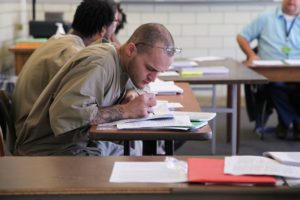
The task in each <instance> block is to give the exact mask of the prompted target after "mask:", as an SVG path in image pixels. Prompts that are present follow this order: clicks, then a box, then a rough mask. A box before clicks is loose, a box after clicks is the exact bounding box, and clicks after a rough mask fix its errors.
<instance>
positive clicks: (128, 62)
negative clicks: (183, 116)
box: [15, 23, 176, 155]
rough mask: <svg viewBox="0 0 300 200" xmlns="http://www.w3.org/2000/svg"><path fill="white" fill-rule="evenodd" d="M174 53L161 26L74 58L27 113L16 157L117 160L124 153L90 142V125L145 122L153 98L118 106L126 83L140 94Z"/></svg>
mask: <svg viewBox="0 0 300 200" xmlns="http://www.w3.org/2000/svg"><path fill="white" fill-rule="evenodd" d="M175 52H176V48H175V45H174V41H173V37H172V35H171V34H170V32H169V31H168V30H167V29H166V28H165V27H164V26H163V25H161V24H157V23H149V24H144V25H141V26H140V27H139V28H137V29H136V31H135V32H134V33H133V35H132V36H131V37H130V38H129V40H128V41H127V42H126V43H125V44H124V45H122V46H121V47H119V48H117V49H116V48H115V47H114V46H113V45H111V44H109V43H103V44H95V45H90V46H89V47H87V48H85V49H84V50H82V51H80V52H79V53H77V54H76V55H75V56H74V57H73V58H72V59H71V60H70V61H69V62H68V63H67V64H66V65H65V66H64V67H63V68H62V69H61V70H60V71H59V73H58V74H57V75H56V76H55V77H54V78H53V80H52V81H51V82H50V83H49V85H48V86H47V87H46V89H45V90H44V91H43V93H42V94H41V95H40V97H39V99H38V100H37V102H36V103H35V105H34V107H33V109H32V111H31V112H30V114H29V116H28V118H27V120H26V121H25V124H24V127H23V129H22V131H21V134H20V136H19V137H18V138H17V144H16V151H15V153H16V154H17V155H121V154H122V153H123V149H122V148H121V147H120V146H118V145H116V144H113V143H110V142H97V141H93V140H92V139H91V138H90V137H89V133H88V130H89V127H90V125H91V124H99V123H107V122H111V121H115V120H120V119H128V118H138V117H144V116H147V115H148V113H150V112H152V106H154V105H155V104H156V100H155V98H154V95H153V94H143V95H139V96H137V97H136V98H134V99H133V100H131V101H127V100H126V97H125V101H124V102H127V103H124V104H118V102H120V100H121V98H122V94H123V93H124V90H125V86H126V83H127V81H128V80H129V79H130V80H131V81H132V83H133V84H134V85H135V87H137V88H138V89H142V88H144V87H145V86H146V85H147V84H148V83H150V82H151V81H154V80H155V79H156V77H157V75H158V73H159V72H162V71H165V70H167V69H168V67H169V66H170V65H171V63H172V60H173V56H174V53H175Z"/></svg>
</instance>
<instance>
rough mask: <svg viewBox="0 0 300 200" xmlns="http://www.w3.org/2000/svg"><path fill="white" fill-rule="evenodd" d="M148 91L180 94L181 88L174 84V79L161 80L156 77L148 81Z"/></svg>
mask: <svg viewBox="0 0 300 200" xmlns="http://www.w3.org/2000/svg"><path fill="white" fill-rule="evenodd" d="M148 86H149V89H150V92H153V93H156V94H181V93H183V89H182V88H180V87H178V86H177V85H175V83H174V81H162V80H160V79H156V80H155V81H154V82H151V83H149V85H148Z"/></svg>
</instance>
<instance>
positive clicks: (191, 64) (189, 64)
mask: <svg viewBox="0 0 300 200" xmlns="http://www.w3.org/2000/svg"><path fill="white" fill-rule="evenodd" d="M195 66H198V64H197V63H196V62H194V61H188V60H187V61H186V60H177V61H174V62H173V63H172V64H171V68H186V67H195Z"/></svg>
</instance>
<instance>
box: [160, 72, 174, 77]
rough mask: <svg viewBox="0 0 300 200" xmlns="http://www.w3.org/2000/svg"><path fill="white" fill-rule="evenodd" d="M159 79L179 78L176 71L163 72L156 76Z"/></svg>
mask: <svg viewBox="0 0 300 200" xmlns="http://www.w3.org/2000/svg"><path fill="white" fill-rule="evenodd" d="M158 76H159V77H163V76H179V73H178V72H176V71H165V72H161V73H159V74H158Z"/></svg>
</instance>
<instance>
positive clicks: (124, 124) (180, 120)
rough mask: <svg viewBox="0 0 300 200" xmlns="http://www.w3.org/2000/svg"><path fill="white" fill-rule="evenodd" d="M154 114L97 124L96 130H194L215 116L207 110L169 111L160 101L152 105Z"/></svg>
mask: <svg viewBox="0 0 300 200" xmlns="http://www.w3.org/2000/svg"><path fill="white" fill-rule="evenodd" d="M153 111H154V114H150V115H149V116H147V117H144V118H137V119H125V120H119V121H115V122H112V123H106V124H99V125H98V126H97V130H105V129H112V128H113V127H116V128H117V129H176V130H185V131H187V130H189V131H191V130H196V129H199V128H201V127H203V126H205V125H207V123H208V121H209V120H211V119H213V118H214V117H215V116H216V113H209V112H181V111H170V110H169V108H168V104H166V103H165V104H163V103H160V104H158V105H157V106H154V107H153Z"/></svg>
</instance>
